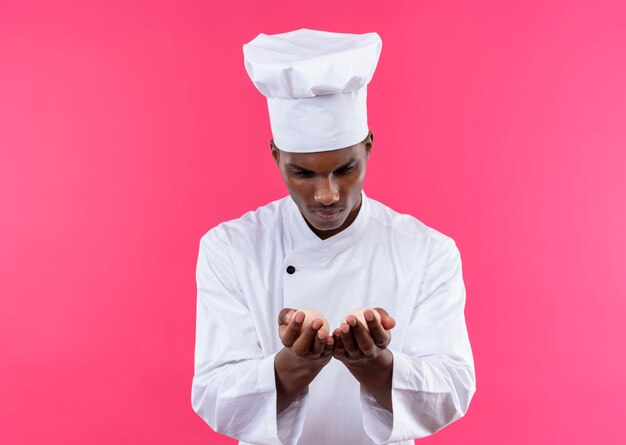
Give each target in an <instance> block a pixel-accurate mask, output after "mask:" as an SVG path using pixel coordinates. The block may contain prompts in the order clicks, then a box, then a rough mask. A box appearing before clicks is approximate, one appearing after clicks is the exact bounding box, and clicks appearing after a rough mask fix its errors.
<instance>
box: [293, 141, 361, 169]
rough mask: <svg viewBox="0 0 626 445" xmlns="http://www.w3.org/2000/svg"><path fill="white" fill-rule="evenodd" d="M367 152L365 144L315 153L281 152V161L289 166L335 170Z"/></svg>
mask: <svg viewBox="0 0 626 445" xmlns="http://www.w3.org/2000/svg"><path fill="white" fill-rule="evenodd" d="M364 153H365V147H364V145H363V144H357V145H353V146H351V147H346V148H340V149H338V150H330V151H318V152H314V153H290V152H286V151H281V152H280V158H281V161H282V162H283V163H284V164H285V165H286V166H288V167H299V168H304V169H306V170H311V171H316V172H322V171H333V170H335V169H337V168H339V167H341V166H343V165H345V164H347V163H349V162H350V161H352V160H358V159H360V158H361V156H363V155H364Z"/></svg>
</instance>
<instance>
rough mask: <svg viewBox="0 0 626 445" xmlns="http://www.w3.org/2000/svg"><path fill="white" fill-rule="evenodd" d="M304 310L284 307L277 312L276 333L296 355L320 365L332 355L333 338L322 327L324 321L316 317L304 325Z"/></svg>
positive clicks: (326, 361) (284, 344)
mask: <svg viewBox="0 0 626 445" xmlns="http://www.w3.org/2000/svg"><path fill="white" fill-rule="evenodd" d="M304 318H305V315H304V312H302V311H298V310H296V309H292V308H284V309H282V310H281V311H280V314H278V335H279V337H280V341H281V342H282V344H283V346H285V348H287V349H289V350H290V351H291V352H292V353H293V354H294V355H295V356H296V357H298V358H301V359H304V360H310V361H313V362H316V363H319V364H322V365H325V364H326V363H328V362H329V361H330V359H331V358H332V356H333V351H334V346H335V339H334V338H333V336H331V335H329V333H328V332H327V331H326V329H324V328H322V326H323V324H324V322H323V321H322V320H321V319H319V318H316V319H314V320H313V322H312V323H311V324H309V325H308V326H307V327H304V326H303V324H304Z"/></svg>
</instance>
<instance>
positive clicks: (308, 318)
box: [298, 307, 330, 332]
mask: <svg viewBox="0 0 626 445" xmlns="http://www.w3.org/2000/svg"><path fill="white" fill-rule="evenodd" d="M298 312H304V321H303V322H302V330H305V329H308V327H309V326H310V325H311V323H313V320H315V319H316V318H319V319H320V320H322V323H323V325H322V327H321V328H320V329H325V330H326V332H330V323H328V320H327V319H326V317H325V316H324V314H322V313H321V312H320V311H318V310H317V309H314V308H312V307H307V308H304V309H299V311H298Z"/></svg>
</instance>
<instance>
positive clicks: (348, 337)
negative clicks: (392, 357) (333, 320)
mask: <svg viewBox="0 0 626 445" xmlns="http://www.w3.org/2000/svg"><path fill="white" fill-rule="evenodd" d="M373 310H375V311H377V312H378V313H379V314H380V322H379V321H378V320H377V319H376V317H374V314H373V313H372V309H366V310H365V312H364V313H363V315H364V316H365V321H366V323H367V327H368V329H369V332H367V329H366V328H365V326H364V325H363V324H362V323H361V322H360V321H359V320H358V319H357V318H356V317H355V316H354V315H350V316H348V317H347V318H346V322H345V323H342V325H341V326H340V327H339V328H338V329H335V331H334V332H333V337H334V338H335V351H334V354H333V356H334V357H335V358H336V359H337V360H339V361H341V362H343V363H344V364H345V365H346V366H348V367H350V366H359V365H361V364H366V363H368V362H372V363H373V362H376V358H378V356H379V355H380V354H381V353H382V352H383V351H384V350H386V349H387V346H388V345H389V342H390V341H391V333H390V332H389V331H390V330H391V329H392V328H393V327H394V326H395V325H396V321H395V320H394V319H393V318H392V317H391V316H390V315H389V314H388V313H387V311H385V310H384V309H382V308H375V309H373Z"/></svg>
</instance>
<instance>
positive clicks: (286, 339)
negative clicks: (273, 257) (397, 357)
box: [270, 132, 396, 413]
mask: <svg viewBox="0 0 626 445" xmlns="http://www.w3.org/2000/svg"><path fill="white" fill-rule="evenodd" d="M373 139H374V136H373V134H372V133H371V132H370V133H369V134H368V135H367V137H366V138H365V139H364V140H363V141H362V142H361V143H359V144H356V145H352V146H350V147H345V148H341V149H338V150H332V151H326V152H316V153H290V152H285V151H281V150H280V149H279V148H278V147H276V145H274V142H273V141H270V146H271V149H272V157H273V158H274V161H275V162H276V164H277V165H278V168H279V170H280V172H281V175H282V177H283V180H284V181H285V185H286V186H287V189H288V190H289V195H290V196H291V198H292V199H293V201H294V202H295V203H296V205H297V206H298V209H299V210H300V213H301V214H302V216H303V217H304V219H305V221H306V222H307V224H308V225H309V227H310V228H311V230H312V231H313V232H314V233H315V234H316V235H317V236H318V237H319V238H320V239H328V238H330V237H331V236H334V235H336V234H338V233H340V232H341V231H343V230H344V229H345V228H346V227H348V226H350V224H352V222H353V221H354V220H355V219H356V216H357V215H358V213H359V209H360V208H361V190H362V188H363V179H364V178H365V170H366V165H367V160H368V158H369V155H370V153H371V150H372V145H373ZM375 310H376V311H378V313H379V314H380V316H381V320H380V322H379V321H377V320H376V318H375V317H374V314H373V312H372V310H371V309H368V310H366V311H365V313H364V315H365V319H366V323H367V326H368V328H369V332H367V330H366V329H365V326H364V325H363V324H362V323H360V322H359V321H358V320H357V319H356V317H354V316H349V317H348V318H347V319H346V323H342V325H341V326H340V327H339V328H337V329H335V330H334V331H333V333H332V335H330V333H329V332H326V330H325V329H322V323H323V322H322V320H320V319H315V320H313V322H312V323H311V325H310V326H309V327H308V328H303V321H304V313H303V312H299V311H297V310H296V309H293V308H284V309H282V310H281V312H280V314H279V316H278V330H279V336H280V339H281V341H282V343H283V346H284V348H283V349H282V350H280V351H279V352H278V354H276V357H275V360H274V371H275V376H276V390H277V401H276V406H277V413H280V412H282V411H283V410H284V409H285V408H286V407H287V406H289V404H290V403H291V402H293V401H294V399H295V398H296V397H297V396H298V395H300V394H302V393H303V392H304V391H305V390H306V388H307V387H308V385H309V384H310V383H311V382H312V381H313V379H315V377H316V376H317V375H318V374H319V373H320V371H321V370H322V369H323V368H324V366H326V365H327V364H328V362H330V360H331V359H332V358H333V357H334V358H335V359H337V360H339V361H341V362H342V363H343V364H344V365H345V366H346V368H347V369H348V370H349V371H350V373H351V374H352V375H353V376H354V377H355V378H356V379H357V380H358V381H359V382H360V383H361V384H362V385H363V387H364V388H365V389H366V390H367V391H368V392H369V393H370V394H371V395H372V396H373V397H374V398H375V399H376V400H377V401H378V403H380V404H381V405H382V406H383V407H385V408H386V409H387V410H389V411H391V412H393V407H392V404H391V377H392V374H393V354H392V353H391V351H390V350H389V349H387V346H388V345H389V342H390V341H391V333H390V330H391V329H392V328H393V327H394V326H395V324H396V322H395V320H394V319H393V318H392V317H391V316H390V315H389V314H388V313H387V312H386V311H385V310H384V309H382V308H375Z"/></svg>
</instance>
